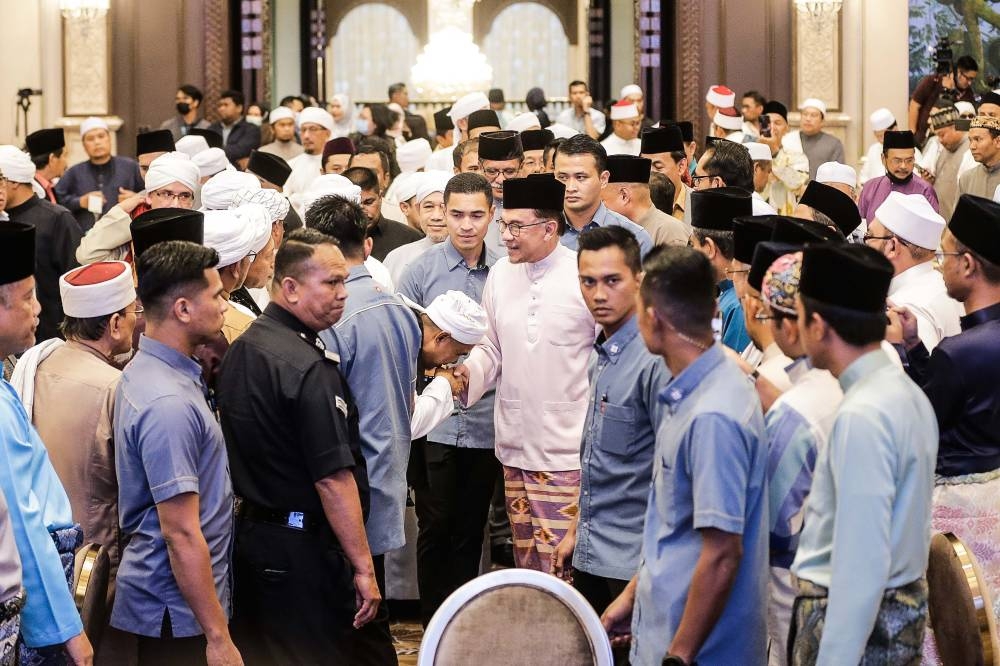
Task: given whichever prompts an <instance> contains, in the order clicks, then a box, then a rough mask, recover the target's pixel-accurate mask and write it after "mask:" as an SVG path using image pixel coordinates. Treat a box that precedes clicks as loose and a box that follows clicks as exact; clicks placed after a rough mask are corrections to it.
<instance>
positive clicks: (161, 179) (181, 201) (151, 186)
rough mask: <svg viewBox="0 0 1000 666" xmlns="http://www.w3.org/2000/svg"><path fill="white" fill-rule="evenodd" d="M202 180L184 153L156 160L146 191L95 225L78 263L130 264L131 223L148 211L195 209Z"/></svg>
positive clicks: (78, 254)
mask: <svg viewBox="0 0 1000 666" xmlns="http://www.w3.org/2000/svg"><path fill="white" fill-rule="evenodd" d="M200 178H201V176H200V173H199V171H198V167H197V166H196V165H195V164H194V162H192V161H191V158H189V157H188V156H187V155H185V154H184V153H180V152H176V151H175V152H172V153H166V154H164V155H161V156H160V157H157V158H156V159H155V160H153V161H152V162H151V163H150V164H149V170H148V171H147V172H146V189H145V190H144V191H143V192H140V193H138V194H136V195H135V196H131V197H129V198H128V199H125V200H124V201H122V202H121V203H118V204H115V205H114V206H112V207H111V210H109V211H108V212H107V213H105V215H104V216H103V217H101V219H99V220H98V221H97V223H96V224H94V226H93V228H91V230H90V231H88V232H87V235H86V236H84V237H83V239H82V240H81V241H80V247H78V248H77V250H76V260H77V261H79V262H80V263H81V264H92V263H94V262H95V261H115V260H123V259H124V260H126V261H129V260H130V257H131V248H130V243H131V241H132V233H131V231H130V230H129V225H130V224H131V222H132V220H133V219H135V217H137V216H138V215H139V214H140V213H142V212H145V211H146V210H149V209H155V208H189V209H190V208H194V204H195V196H196V195H197V193H198V188H199V182H200Z"/></svg>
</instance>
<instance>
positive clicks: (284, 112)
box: [267, 106, 295, 125]
mask: <svg viewBox="0 0 1000 666" xmlns="http://www.w3.org/2000/svg"><path fill="white" fill-rule="evenodd" d="M279 120H295V112H294V111H292V110H291V109H289V108H288V107H287V106H279V107H278V108H276V109H271V113H269V114H267V122H269V123H271V124H272V125H273V124H274V123H276V122H278V121H279Z"/></svg>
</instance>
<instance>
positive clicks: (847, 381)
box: [837, 349, 892, 394]
mask: <svg viewBox="0 0 1000 666" xmlns="http://www.w3.org/2000/svg"><path fill="white" fill-rule="evenodd" d="M891 364H892V361H890V360H889V357H888V356H886V355H885V352H884V351H882V350H881V349H876V350H875V351H870V352H868V353H867V354H864V355H862V356H860V357H858V358H856V359H854V362H853V363H851V364H850V365H849V366H847V367H846V368H845V369H844V371H843V372H842V373H840V377H838V378H837V379H838V380H839V381H840V388H842V389H844V393H845V394H846V393H847V392H848V391H849V390H850V389H851V387H852V386H854V385H855V384H857V383H858V382H859V381H861V379H862V378H863V377H867V376H869V375H871V374H874V373H876V372H878V371H879V370H881V369H882V368H884V367H886V366H888V365H891Z"/></svg>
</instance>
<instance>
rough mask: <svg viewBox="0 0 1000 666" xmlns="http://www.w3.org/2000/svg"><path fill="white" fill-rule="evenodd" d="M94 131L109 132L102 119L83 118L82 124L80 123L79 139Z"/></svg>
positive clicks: (94, 117)
mask: <svg viewBox="0 0 1000 666" xmlns="http://www.w3.org/2000/svg"><path fill="white" fill-rule="evenodd" d="M95 129H103V130H108V131H109V132H110V131H111V128H110V127H108V124H107V123H106V122H105V121H104V119H103V118H98V117H97V116H90V117H89V118H84V120H83V122H82V123H80V138H81V139H82V138H83V137H85V136H87V132H90V131H91V130H95Z"/></svg>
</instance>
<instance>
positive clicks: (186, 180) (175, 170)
mask: <svg viewBox="0 0 1000 666" xmlns="http://www.w3.org/2000/svg"><path fill="white" fill-rule="evenodd" d="M200 182H201V174H200V173H199V172H198V165H196V164H195V163H194V162H192V161H191V158H190V157H188V156H187V155H185V154H184V153H179V152H177V151H176V150H175V151H174V152H171V153H164V154H163V155H160V156H159V157H157V158H156V159H155V160H153V161H152V162H150V163H149V170H147V171H146V191H147V192H152V191H153V190H158V189H160V188H161V187H164V186H165V185H169V184H170V183H180V184H181V185H183V186H184V187H186V188H188V189H189V190H191V191H192V192H196V191H197V190H198V183H200Z"/></svg>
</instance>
